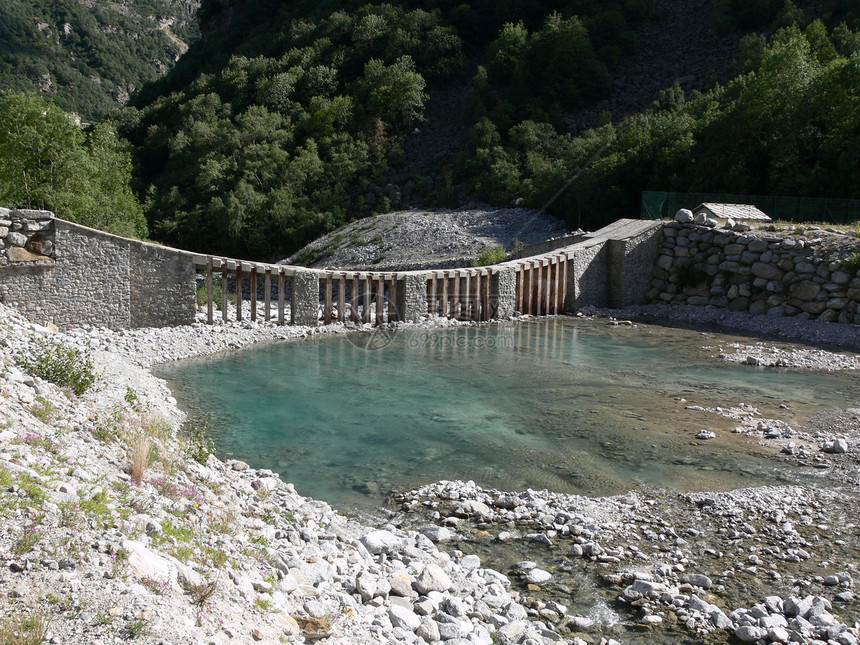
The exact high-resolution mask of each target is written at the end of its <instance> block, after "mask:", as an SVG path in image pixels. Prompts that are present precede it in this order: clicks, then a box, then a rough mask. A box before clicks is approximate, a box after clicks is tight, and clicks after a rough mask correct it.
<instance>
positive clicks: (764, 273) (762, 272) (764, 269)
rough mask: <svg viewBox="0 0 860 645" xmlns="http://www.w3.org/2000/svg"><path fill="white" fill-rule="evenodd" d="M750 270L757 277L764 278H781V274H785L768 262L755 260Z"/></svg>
mask: <svg viewBox="0 0 860 645" xmlns="http://www.w3.org/2000/svg"><path fill="white" fill-rule="evenodd" d="M751 271H752V274H753V275H754V276H756V277H757V278H764V279H765V280H782V276H784V275H785V272H784V271H783V270H782V269H780V268H779V267H778V266H776V265H775V264H770V263H769V262H755V263H754V264H753V265H752V268H751Z"/></svg>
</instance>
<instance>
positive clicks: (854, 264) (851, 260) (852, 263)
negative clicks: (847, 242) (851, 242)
mask: <svg viewBox="0 0 860 645" xmlns="http://www.w3.org/2000/svg"><path fill="white" fill-rule="evenodd" d="M842 267H843V268H844V269H845V270H847V271H848V272H849V273H856V272H857V270H858V269H860V251H858V252H857V253H852V254H851V255H849V256H848V257H847V258H845V259H844V260H842Z"/></svg>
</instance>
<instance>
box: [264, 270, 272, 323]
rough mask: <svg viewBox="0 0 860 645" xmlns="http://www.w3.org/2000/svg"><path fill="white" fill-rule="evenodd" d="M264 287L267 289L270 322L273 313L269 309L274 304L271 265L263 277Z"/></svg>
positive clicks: (266, 297)
mask: <svg viewBox="0 0 860 645" xmlns="http://www.w3.org/2000/svg"><path fill="white" fill-rule="evenodd" d="M263 289H265V290H266V292H265V300H266V322H269V319H270V318H271V317H272V314H271V312H270V311H269V309H270V305H271V304H272V269H271V268H269V267H267V268H266V276H265V278H264V279H263Z"/></svg>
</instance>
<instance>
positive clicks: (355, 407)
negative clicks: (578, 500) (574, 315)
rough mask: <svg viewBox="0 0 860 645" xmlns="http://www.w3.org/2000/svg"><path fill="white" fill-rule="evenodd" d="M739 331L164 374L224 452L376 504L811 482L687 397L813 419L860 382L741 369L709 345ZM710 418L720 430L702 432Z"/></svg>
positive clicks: (856, 391) (566, 331) (384, 342)
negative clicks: (466, 484) (454, 482)
mask: <svg viewBox="0 0 860 645" xmlns="http://www.w3.org/2000/svg"><path fill="white" fill-rule="evenodd" d="M732 340H738V339H732V338H729V337H726V336H720V335H717V334H701V333H700V332H695V331H689V330H680V329H669V328H662V327H657V326H637V327H636V328H629V327H608V326H606V324H605V322H604V321H583V320H577V319H569V318H566V319H547V320H543V321H538V322H533V323H525V324H520V325H489V326H482V327H477V328H476V327H473V328H467V329H454V330H434V331H429V332H428V331H425V332H411V331H406V332H398V333H396V334H390V335H388V334H377V335H375V336H373V337H369V336H367V335H350V336H346V335H337V336H335V335H333V336H317V337H312V338H310V339H306V340H303V341H300V342H287V343H280V344H270V345H266V346H262V347H256V348H252V349H247V350H243V351H239V352H234V353H231V354H227V355H222V356H217V357H209V358H204V359H195V360H189V361H182V362H178V363H174V364H171V365H167V366H162V367H161V368H159V370H158V374H159V375H160V376H162V377H164V378H167V379H168V380H169V381H170V384H171V387H172V388H173V390H174V392H175V394H176V396H177V398H178V399H179V401H180V404H181V405H182V406H183V408H184V409H186V410H188V411H189V412H190V414H191V415H192V417H204V418H206V419H207V420H208V421H209V424H210V429H211V432H212V436H213V438H214V440H215V444H216V448H217V450H218V452H219V453H220V454H221V455H222V456H226V457H233V458H241V459H244V460H245V461H248V462H249V463H251V464H252V465H253V466H255V467H261V468H269V469H271V470H273V471H276V472H278V473H280V475H281V476H282V477H283V478H284V479H286V480H288V481H292V482H294V483H295V485H296V487H297V489H298V490H299V492H301V493H303V494H306V495H311V496H313V497H318V498H321V499H325V500H327V501H329V502H331V503H333V504H336V505H339V506H355V505H360V506H364V505H376V504H378V503H380V502H381V500H382V499H383V497H384V495H385V494H386V493H388V492H389V491H391V490H404V489H407V488H409V487H413V486H415V485H419V484H422V483H427V482H430V481H436V480H439V479H467V480H468V479H472V480H475V481H476V482H477V483H478V484H480V485H483V486H492V487H497V488H501V489H505V490H522V489H525V488H549V489H551V490H556V491H561V492H571V493H579V494H589V495H604V494H615V493H619V492H623V491H626V490H629V489H630V488H631V487H633V486H635V485H637V484H638V483H640V482H644V483H650V484H656V485H661V486H666V487H670V488H674V489H679V490H718V489H729V488H734V487H738V486H748V485H758V484H762V483H774V482H785V481H796V479H797V477H800V476H802V475H801V474H800V473H797V472H795V471H792V470H790V469H788V468H787V467H786V466H785V465H784V463H783V462H782V460H780V459H779V458H778V457H774V456H773V454H772V453H768V452H765V451H764V450H763V449H762V448H760V447H759V446H757V445H756V444H755V443H754V442H753V441H752V440H750V439H749V438H747V437H744V436H741V435H734V434H732V433H731V429H732V428H733V427H734V426H735V423H734V422H733V421H731V420H728V419H723V418H721V417H719V416H718V415H715V414H708V413H704V412H699V411H691V410H687V409H686V406H687V405H693V404H695V405H702V406H718V405H719V406H724V407H725V406H731V405H737V404H738V403H740V402H745V403H748V404H752V405H756V406H758V407H759V409H760V411H761V412H762V413H763V414H764V415H765V416H768V415H773V416H778V418H788V419H789V420H791V421H796V422H798V423H800V422H802V420H803V419H804V418H805V415H808V414H809V413H810V412H811V411H813V410H815V409H818V408H822V407H845V406H849V405H858V402H860V380H858V378H857V377H856V376H852V375H846V374H844V373H840V374H827V373H812V372H800V371H789V370H775V369H762V368H752V367H749V366H729V365H726V364H723V363H722V361H719V360H717V359H715V358H714V357H713V354H714V352H709V351H705V350H703V349H701V346H703V345H716V344H717V343H718V342H720V341H721V342H724V343H725V342H730V341H732ZM679 399H686V401H683V400H679ZM780 404H785V405H788V406H789V407H790V410H789V411H787V410H785V409H782V410H780V409H779V406H780ZM792 417H794V418H792ZM701 428H709V429H712V430H714V431H716V432H717V434H718V437H717V439H715V440H712V441H706V442H702V441H697V440H695V439H694V438H693V437H694V436H695V434H696V432H698V430H700V429H701Z"/></svg>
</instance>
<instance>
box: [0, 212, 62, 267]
mask: <svg viewBox="0 0 860 645" xmlns="http://www.w3.org/2000/svg"><path fill="white" fill-rule="evenodd" d="M53 258H54V214H53V213H51V212H50V211H35V210H24V209H20V210H13V211H10V210H9V209H8V208H0V266H8V265H21V266H23V265H27V266H33V264H34V263H50V261H51V260H53Z"/></svg>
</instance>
